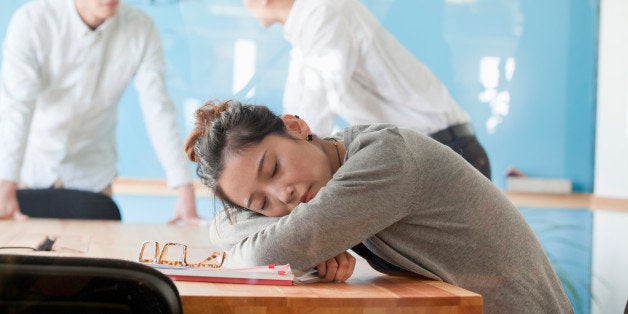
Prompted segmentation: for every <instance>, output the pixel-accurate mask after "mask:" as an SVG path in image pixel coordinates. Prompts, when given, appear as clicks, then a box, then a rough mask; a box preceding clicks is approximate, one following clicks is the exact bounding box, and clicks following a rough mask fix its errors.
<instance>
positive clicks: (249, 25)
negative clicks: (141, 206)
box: [0, 0, 599, 192]
mask: <svg viewBox="0 0 628 314" xmlns="http://www.w3.org/2000/svg"><path fill="white" fill-rule="evenodd" d="M24 2H25V1H23V0H8V1H2V2H1V3H0V39H2V38H3V37H4V32H5V27H6V24H7V23H8V19H9V18H10V15H11V13H12V12H13V11H14V10H15V9H16V8H17V7H18V6H19V5H20V4H22V3H24ZM126 2H127V3H130V4H133V5H136V6H138V7H140V8H142V9H143V10H144V11H145V12H147V13H148V14H149V15H150V16H152V17H153V19H154V20H155V22H156V24H157V26H158V28H159V30H160V31H161V34H162V40H163V43H164V49H165V54H166V58H167V62H168V67H169V68H168V82H169V89H170V94H171V96H172V98H173V100H174V101H175V103H176V105H177V108H178V110H179V112H180V114H181V115H180V125H181V132H182V136H184V135H185V134H187V133H188V129H189V125H190V124H189V123H190V122H189V119H190V110H191V109H193V108H194V107H195V106H197V105H198V104H199V102H203V101H204V100H207V99H224V98H229V97H233V95H234V92H237V91H234V90H233V84H232V80H233V73H234V71H233V66H234V45H235V43H236V41H237V40H239V39H244V40H248V41H249V42H251V43H253V44H255V46H256V50H255V52H256V54H255V60H256V63H255V64H256V65H255V72H256V74H255V75H254V76H253V80H252V82H251V86H252V87H253V88H254V94H253V96H252V98H251V99H250V102H255V103H263V104H266V105H268V106H270V107H271V108H273V110H275V111H276V112H279V111H280V109H281V96H282V89H283V82H284V80H285V76H286V71H287V62H288V49H289V46H288V44H287V43H286V42H285V40H284V39H283V37H282V33H281V28H280V27H277V26H274V27H272V28H270V29H268V30H264V29H262V28H261V27H260V26H259V25H258V23H257V21H256V20H255V19H253V18H252V17H251V15H250V14H249V13H248V11H246V9H244V8H243V6H242V5H241V0H159V1H156V0H132V1H126ZM362 2H363V3H364V4H366V5H367V6H368V7H369V8H370V9H371V10H372V11H373V12H374V13H375V15H376V16H377V17H378V18H379V19H380V20H381V21H382V24H383V25H384V26H385V27H386V28H387V29H388V30H390V32H392V33H393V34H394V35H395V36H396V37H397V38H398V39H399V41H400V42H402V43H403V44H404V45H405V46H406V47H407V48H408V49H409V50H410V51H411V52H412V53H413V54H414V55H415V56H417V57H418V58H419V59H421V60H422V61H423V62H424V63H425V64H427V65H428V66H429V67H430V68H431V69H432V70H433V72H434V73H435V74H436V75H437V76H438V77H439V78H440V79H441V80H442V81H443V82H444V83H445V85H446V86H447V87H448V88H449V89H450V91H451V93H452V95H453V96H454V98H455V99H456V100H457V101H458V102H459V103H460V105H461V106H462V107H463V108H464V109H465V110H466V111H468V112H469V113H470V114H471V116H472V119H473V124H474V127H475V129H476V132H477V133H478V137H479V139H480V141H481V142H482V143H483V144H484V146H485V147H486V149H487V151H488V153H489V157H490V158H491V164H492V171H493V174H494V175H493V177H494V181H495V183H496V184H497V185H498V186H500V187H503V186H504V177H503V172H504V171H505V170H506V168H508V167H509V166H513V167H516V168H518V169H519V170H521V171H523V172H524V173H526V174H528V175H530V176H538V177H554V178H567V179H571V180H572V181H573V183H574V189H575V190H576V191H583V192H591V191H592V188H593V156H594V130H595V86H596V64H597V60H596V58H597V32H598V5H599V1H598V0H592V1H581V0H554V1H541V0H526V1H518V0H440V1H435V0H363V1H362ZM0 58H1V55H0ZM245 92H246V91H245ZM241 94H244V92H243V93H241ZM119 116H120V121H119V128H118V139H119V145H118V146H119V151H120V162H119V168H118V169H119V173H120V175H121V176H125V177H148V178H162V177H163V171H162V170H161V167H160V165H159V163H158V161H157V159H156V157H155V156H154V153H153V150H152V147H151V146H150V144H149V142H148V140H147V137H146V133H145V131H144V129H143V123H142V122H140V121H141V119H139V118H138V116H141V115H140V110H139V107H138V105H137V101H136V95H135V92H134V91H133V90H129V91H128V92H127V93H126V94H125V96H124V98H123V100H122V103H121V106H120V112H119ZM184 117H185V118H184ZM340 123H341V124H342V122H341V121H340Z"/></svg>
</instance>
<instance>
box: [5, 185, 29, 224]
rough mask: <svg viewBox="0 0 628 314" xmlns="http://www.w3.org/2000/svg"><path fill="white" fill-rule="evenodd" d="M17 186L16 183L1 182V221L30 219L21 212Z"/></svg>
mask: <svg viewBox="0 0 628 314" xmlns="http://www.w3.org/2000/svg"><path fill="white" fill-rule="evenodd" d="M16 186H17V185H16V184H15V182H12V181H4V180H0V219H15V220H25V219H28V216H26V215H24V214H22V212H21V211H20V205H19V204H18V202H17V192H16V189H17V188H16Z"/></svg>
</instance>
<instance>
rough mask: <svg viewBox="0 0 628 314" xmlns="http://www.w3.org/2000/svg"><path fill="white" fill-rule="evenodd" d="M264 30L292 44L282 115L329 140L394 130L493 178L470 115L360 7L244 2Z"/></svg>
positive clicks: (292, 0)
mask: <svg viewBox="0 0 628 314" xmlns="http://www.w3.org/2000/svg"><path fill="white" fill-rule="evenodd" d="M243 1H244V5H245V6H246V7H247V8H248V9H249V11H251V13H252V14H253V15H254V16H255V17H256V18H257V19H258V20H259V21H260V23H261V24H262V25H263V26H264V27H269V26H270V25H272V24H274V23H280V24H283V29H284V36H285V38H286V39H287V40H288V42H290V44H291V45H292V51H291V54H290V56H291V60H290V67H289V71H288V78H287V80H286V85H285V90H284V95H283V111H284V112H291V113H296V114H298V115H299V116H301V117H302V118H304V119H305V120H307V121H308V122H310V126H311V128H312V131H313V132H314V133H316V134H319V135H321V136H329V135H330V134H331V133H332V130H333V127H334V121H335V119H334V117H335V115H338V116H340V117H341V118H343V119H344V120H345V121H347V122H348V123H349V124H350V125H359V124H372V123H392V124H395V125H398V126H400V127H404V128H409V129H412V130H414V131H416V132H419V133H421V134H426V135H429V136H431V137H432V138H434V139H435V140H437V141H439V142H441V143H443V144H445V145H447V146H449V147H450V148H452V149H453V150H454V151H456V152H458V153H459V154H460V155H462V157H464V158H465V159H466V160H467V161H469V162H470V163H471V164H472V165H473V166H474V167H476V168H477V169H478V170H479V171H480V172H482V173H483V174H484V175H485V176H486V177H488V178H489V179H490V177H491V174H490V165H489V160H488V156H487V155H486V152H485V151H484V148H483V147H482V146H481V145H480V143H479V142H478V141H477V138H476V137H475V134H474V132H473V128H472V127H471V124H470V117H469V115H468V114H467V113H466V112H464V111H463V110H462V109H461V108H460V107H459V106H458V104H457V103H456V102H455V100H454V99H453V98H452V97H451V95H450V94H449V92H448V91H447V89H446V88H445V86H444V85H443V84H442V83H441V82H440V81H439V80H438V79H437V78H436V76H434V74H432V72H431V71H430V70H429V69H428V68H427V67H426V66H425V65H424V64H423V63H421V62H420V61H419V60H417V59H416V58H415V57H414V56H413V55H412V54H411V53H410V52H409V51H408V50H407V49H405V48H404V47H403V46H402V45H401V44H400V43H399V42H398V41H397V40H396V39H395V38H394V37H393V36H392V35H391V34H390V33H389V32H387V31H386V30H385V29H384V28H383V27H382V26H381V24H380V23H379V22H378V21H377V19H376V18H375V17H374V16H373V15H372V14H371V13H370V12H369V10H368V9H367V8H366V7H364V6H363V5H362V4H361V3H360V2H359V1H357V0H243Z"/></svg>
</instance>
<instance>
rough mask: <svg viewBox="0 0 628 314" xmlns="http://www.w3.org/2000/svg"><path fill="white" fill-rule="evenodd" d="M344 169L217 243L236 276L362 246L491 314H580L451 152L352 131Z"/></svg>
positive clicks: (223, 229) (427, 142)
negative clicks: (281, 211) (476, 298)
mask: <svg viewBox="0 0 628 314" xmlns="http://www.w3.org/2000/svg"><path fill="white" fill-rule="evenodd" d="M343 135H344V143H345V147H346V149H347V154H346V156H345V163H344V165H343V166H342V167H341V168H340V169H339V170H338V171H337V172H336V173H335V174H334V177H333V179H332V180H331V181H330V182H329V183H328V184H327V185H326V186H325V187H324V188H322V189H321V190H320V191H319V193H318V195H316V197H315V198H314V199H312V200H311V201H310V202H308V203H307V204H300V205H299V206H297V207H296V208H295V209H294V210H293V211H292V213H291V214H290V215H288V216H284V217H281V218H268V217H264V216H261V215H258V214H254V213H245V214H242V215H239V216H238V217H237V223H236V224H234V225H228V224H226V223H223V222H224V215H220V216H218V218H217V219H218V220H221V219H222V222H216V223H217V224H218V225H217V226H218V229H216V228H214V229H213V230H212V240H213V241H214V242H215V243H222V244H223V245H225V244H226V245H228V246H229V247H230V249H229V251H228V252H227V254H228V256H229V257H228V258H227V263H226V266H227V267H240V266H253V265H266V264H271V263H277V264H279V263H289V264H290V265H291V266H292V267H293V269H294V270H296V271H306V270H308V269H311V268H313V267H314V266H316V265H318V264H319V263H320V262H322V261H325V260H327V259H329V258H331V257H333V256H336V255H337V254H339V253H341V252H343V251H345V250H348V249H350V248H351V247H353V246H355V245H356V244H358V243H360V242H362V243H363V244H364V245H365V246H366V247H367V248H368V249H369V250H370V251H372V252H373V253H375V254H376V255H377V256H379V257H381V258H382V259H384V260H386V261H388V262H389V263H391V264H393V265H396V266H398V267H400V268H402V269H405V270H407V271H410V272H412V273H416V274H419V275H422V276H425V277H428V278H432V279H436V280H442V281H445V282H448V283H451V284H454V285H457V286H460V287H462V288H465V289H468V290H471V291H474V292H476V293H480V294H481V295H482V297H483V302H484V311H485V312H486V313H570V312H572V311H573V310H572V308H571V305H570V303H569V300H568V299H567V297H566V295H565V293H564V292H563V289H562V287H561V284H560V282H559V280H558V278H557V276H556V274H555V273H554V271H553V269H552V266H551V265H550V263H549V261H548V260H547V257H546V256H545V254H544V252H543V249H542V248H541V246H540V244H539V242H538V241H537V239H536V237H535V236H534V234H533V232H532V230H531V229H530V227H529V226H528V224H527V223H526V222H525V220H524V219H523V217H522V216H521V214H520V213H519V211H518V210H517V209H516V208H515V207H514V205H512V203H510V201H509V200H508V199H507V198H506V197H505V196H504V195H503V194H502V193H501V192H500V191H499V190H498V189H497V188H496V187H495V186H494V185H493V184H492V183H491V182H490V181H489V180H487V179H486V178H485V177H484V176H483V175H482V174H481V173H479V172H478V171H477V170H475V169H474V168H473V167H472V166H470V165H469V164H468V163H467V162H466V161H465V160H464V159H462V157H460V156H459V155H458V154H456V153H455V152H453V151H452V150H451V149H449V148H448V147H446V146H444V145H442V144H440V143H438V142H436V141H434V140H432V139H430V138H428V137H426V136H423V135H420V134H417V133H415V132H413V131H410V130H405V129H399V128H397V127H394V126H391V125H384V124H380V125H371V126H355V127H349V128H346V129H345V130H344V132H343Z"/></svg>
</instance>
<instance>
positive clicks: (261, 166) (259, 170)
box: [246, 150, 268, 209]
mask: <svg viewBox="0 0 628 314" xmlns="http://www.w3.org/2000/svg"><path fill="white" fill-rule="evenodd" d="M267 152H268V150H265V151H264V153H263V154H262V158H260V159H259V162H258V164H257V177H258V178H259V176H260V175H261V174H262V168H263V166H264V160H266V153H267ZM251 202H253V195H251V196H249V200H248V202H247V203H246V208H248V209H251Z"/></svg>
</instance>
